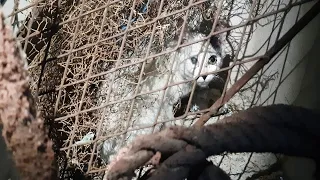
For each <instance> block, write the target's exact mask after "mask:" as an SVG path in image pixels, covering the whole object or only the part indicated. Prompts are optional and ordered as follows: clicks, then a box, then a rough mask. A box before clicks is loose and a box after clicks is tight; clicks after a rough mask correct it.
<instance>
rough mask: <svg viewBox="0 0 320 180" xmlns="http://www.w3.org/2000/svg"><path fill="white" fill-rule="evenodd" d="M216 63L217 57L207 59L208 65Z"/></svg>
mask: <svg viewBox="0 0 320 180" xmlns="http://www.w3.org/2000/svg"><path fill="white" fill-rule="evenodd" d="M216 62H217V56H215V55H212V56H210V57H209V64H215V63H216Z"/></svg>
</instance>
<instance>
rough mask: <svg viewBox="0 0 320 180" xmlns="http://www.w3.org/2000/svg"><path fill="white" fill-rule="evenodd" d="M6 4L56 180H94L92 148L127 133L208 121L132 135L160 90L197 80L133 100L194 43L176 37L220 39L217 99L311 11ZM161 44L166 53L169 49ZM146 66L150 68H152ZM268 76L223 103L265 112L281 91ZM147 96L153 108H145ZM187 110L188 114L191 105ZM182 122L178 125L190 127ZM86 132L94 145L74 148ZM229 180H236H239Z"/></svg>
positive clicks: (61, 1) (96, 159) (99, 163)
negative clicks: (256, 39) (72, 177)
mask: <svg viewBox="0 0 320 180" xmlns="http://www.w3.org/2000/svg"><path fill="white" fill-rule="evenodd" d="M15 2H17V4H16V5H17V6H16V7H15V8H14V10H13V12H12V13H10V14H9V15H8V18H7V19H8V20H11V23H14V22H15V23H16V24H18V34H17V35H18V39H19V40H20V41H21V43H22V46H23V49H24V51H25V52H26V54H27V60H28V63H29V67H28V69H29V72H30V76H31V82H30V83H31V84H30V85H31V90H32V93H33V95H34V96H35V97H36V99H37V102H38V109H39V111H40V112H41V114H42V116H43V117H44V118H45V119H46V122H47V125H48V126H49V128H50V136H51V138H52V139H53V140H54V147H55V150H56V157H57V160H58V164H59V168H60V177H61V178H62V176H65V177H67V176H68V175H67V169H68V168H71V167H75V168H76V169H78V170H80V171H82V172H84V173H88V174H91V175H92V176H95V177H99V176H101V175H102V174H103V173H104V171H105V168H106V167H107V162H105V161H103V160H102V159H101V154H100V150H101V143H102V142H103V141H105V140H107V139H110V138H111V139H112V138H114V137H117V138H120V139H123V138H124V135H126V134H127V133H128V132H132V131H137V130H139V129H141V128H152V129H153V130H154V129H155V128H154V127H156V126H157V125H160V124H162V123H164V122H180V123H181V122H183V121H181V119H182V120H185V119H188V120H191V122H193V120H196V119H198V118H199V116H200V115H201V114H203V113H205V112H208V111H209V109H205V110H201V111H198V112H188V113H185V114H184V115H183V116H181V117H177V118H174V119H166V120H163V119H162V120H156V122H154V123H153V124H152V125H150V126H147V127H133V128H132V127H131V125H132V122H131V119H132V117H135V116H143V114H142V115H141V114H139V110H140V108H141V104H143V105H144V107H145V106H147V107H148V106H152V104H153V103H154V102H153V101H163V100H164V96H163V95H161V96H160V94H159V92H162V91H165V90H166V89H168V88H169V87H173V86H176V85H178V84H182V83H187V82H191V83H193V84H194V82H195V80H196V78H191V79H188V80H186V81H183V82H174V83H172V84H170V82H169V78H168V80H167V81H166V82H165V83H164V86H163V87H160V88H156V89H152V90H150V91H143V92H141V90H140V89H141V86H143V83H144V82H145V80H146V77H148V76H152V75H153V73H156V74H158V75H162V74H166V73H168V72H170V69H172V67H167V66H166V65H167V64H170V63H169V62H168V59H169V58H168V56H169V55H170V54H171V53H174V52H175V51H176V50H178V49H180V48H184V47H187V46H189V45H191V44H194V43H196V42H195V41H193V42H192V41H188V39H185V37H184V35H185V34H184V33H183V32H185V30H188V31H194V32H200V31H201V32H203V33H206V34H207V35H208V36H206V37H204V38H203V39H201V40H198V41H207V40H208V39H209V37H210V36H211V35H217V34H220V33H225V32H227V33H228V35H227V40H226V43H225V50H226V54H228V55H230V57H231V60H232V62H231V63H230V65H229V66H228V67H226V68H223V69H221V70H218V71H214V72H210V73H218V72H222V71H226V72H228V77H227V81H226V85H225V88H224V89H223V92H222V96H224V94H225V92H226V91H227V90H228V88H230V87H231V86H232V85H233V84H235V82H237V80H238V79H239V78H240V77H241V76H242V75H243V74H245V73H246V72H247V71H248V69H250V67H251V66H252V65H253V63H254V62H255V61H257V60H259V59H261V58H264V54H265V52H267V51H268V50H269V49H270V48H271V47H272V45H273V44H274V43H275V42H276V41H277V40H278V39H279V37H280V32H281V28H282V26H283V21H284V18H285V17H286V14H288V13H289V12H290V11H291V9H292V8H296V7H300V6H301V5H303V4H305V3H309V2H310V1H309V0H301V1H284V0H283V1H281V0H280V1H279V0H270V1H261V0H243V1H241V0H224V1H214V2H213V1H208V0H193V1H192V0H180V1H175V0H161V1H154V0H147V1H144V0H131V1H129V0H128V1H122V0H115V1H103V0H82V1H75V0H42V1H41V0H39V1H36V0H33V1H31V2H29V4H28V5H27V6H25V7H23V8H18V4H19V1H15ZM19 13H25V14H27V19H26V21H23V22H20V23H17V22H16V21H15V16H16V15H17V14H19ZM297 17H298V16H297ZM194 23H198V24H196V25H194ZM270 24H272V32H271V33H270V34H269V35H268V37H265V38H263V40H262V41H263V43H261V44H259V47H256V48H255V49H254V50H250V48H252V45H251V46H250V45H249V42H250V40H251V39H252V37H253V35H254V32H255V30H256V29H257V28H260V27H264V26H267V25H270ZM273 33H274V34H277V35H276V38H275V39H272V38H271V36H272V34H273ZM173 39H175V40H173ZM169 44H170V47H173V48H168V46H169ZM284 50H285V48H284V49H283V50H282V51H284ZM159 59H161V60H162V61H159ZM276 59H277V57H274V58H273V61H274V60H276ZM152 62H158V64H156V67H153V66H152ZM159 62H160V63H159ZM267 69H268V67H266V68H265V69H262V70H261V71H259V73H258V74H256V75H254V76H253V78H252V79H251V80H250V81H249V82H248V83H247V84H246V85H245V86H244V87H243V88H242V89H240V91H239V92H238V93H237V94H236V95H235V96H234V97H232V98H231V97H229V98H231V100H230V101H228V103H227V105H228V106H227V107H228V109H229V110H230V111H237V110H242V109H246V108H248V107H251V106H255V105H260V104H265V103H274V102H272V98H273V101H274V94H276V90H275V91H274V92H273V93H272V94H271V96H270V97H262V95H261V93H262V92H263V91H264V89H266V88H267V86H271V85H270V84H271V83H279V84H280V83H281V82H276V79H277V78H278V77H279V76H282V75H279V72H273V73H269V72H268V73H266V72H267ZM201 75H205V74H201ZM199 76H200V74H199ZM194 90H195V85H193V86H192V91H194ZM146 96H148V98H150V97H151V99H153V101H148V102H146V101H144V98H145V97H146ZM191 96H192V95H191ZM139 104H140V106H139ZM187 106H188V107H187V109H190V102H188V104H187ZM160 114H161V113H158V114H157V116H159V115H160ZM219 118H220V117H213V118H212V119H213V120H217V119H219ZM179 120H180V121H179ZM186 122H188V123H187V124H185V125H189V124H190V121H185V122H184V123H186ZM90 132H91V133H93V134H94V137H91V138H90V139H89V141H85V143H82V144H77V143H76V142H79V141H80V140H82V139H83V138H84V137H85V135H87V134H89V133H90ZM252 156H253V155H252V154H250V155H248V158H247V159H248V160H247V162H244V163H243V164H242V165H243V166H244V168H243V169H244V170H243V171H245V169H246V168H245V167H246V166H247V165H248V163H249V162H250V158H251V157H252ZM225 157H226V155H223V156H219V157H218V158H217V159H215V162H216V163H218V164H219V165H221V164H224V163H225V162H223V159H226V158H225ZM230 174H231V175H232V177H233V178H236V179H240V178H241V176H242V175H241V174H243V172H237V173H234V174H233V173H231V172H230ZM251 174H252V172H251Z"/></svg>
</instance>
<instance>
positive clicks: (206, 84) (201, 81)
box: [197, 77, 209, 88]
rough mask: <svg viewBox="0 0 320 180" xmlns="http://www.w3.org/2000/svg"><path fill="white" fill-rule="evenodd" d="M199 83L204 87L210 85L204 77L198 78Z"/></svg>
mask: <svg viewBox="0 0 320 180" xmlns="http://www.w3.org/2000/svg"><path fill="white" fill-rule="evenodd" d="M197 85H198V86H200V87H202V88H208V87H209V82H206V81H205V80H204V78H203V77H199V78H198V79H197Z"/></svg>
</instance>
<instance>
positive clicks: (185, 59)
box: [177, 34, 223, 87]
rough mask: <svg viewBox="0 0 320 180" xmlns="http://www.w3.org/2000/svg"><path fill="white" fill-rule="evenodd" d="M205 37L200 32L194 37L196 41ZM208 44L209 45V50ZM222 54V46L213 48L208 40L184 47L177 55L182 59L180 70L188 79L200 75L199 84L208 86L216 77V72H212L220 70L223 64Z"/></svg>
mask: <svg viewBox="0 0 320 180" xmlns="http://www.w3.org/2000/svg"><path fill="white" fill-rule="evenodd" d="M203 38H204V36H203V35H201V34H199V35H197V36H194V37H193V38H192V39H193V41H194V40H197V39H203ZM207 44H208V45H207ZM206 46H208V49H207V50H206ZM222 54H223V52H221V48H220V49H215V48H213V46H212V45H211V44H210V43H209V42H208V41H205V42H202V41H201V42H198V43H195V44H192V45H189V46H186V47H183V48H181V49H180V51H179V53H178V56H177V58H179V59H180V67H179V70H180V72H181V73H182V74H183V76H184V77H185V78H186V79H190V78H195V77H197V76H198V75H199V77H198V78H197V85H199V86H201V87H208V85H209V83H210V82H211V81H213V80H214V78H215V74H212V72H213V71H216V70H219V69H220V68H221V66H222V64H223V62H222V58H223V57H222ZM206 73H207V74H206ZM209 73H211V74H209Z"/></svg>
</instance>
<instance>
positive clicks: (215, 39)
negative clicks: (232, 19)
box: [210, 22, 228, 51]
mask: <svg viewBox="0 0 320 180" xmlns="http://www.w3.org/2000/svg"><path fill="white" fill-rule="evenodd" d="M227 27H228V26H227V25H226V24H225V23H222V22H219V23H218V24H217V25H216V28H215V30H214V31H215V32H217V31H222V30H223V29H225V28H227ZM226 39H227V32H223V33H219V34H216V35H213V36H211V37H210V44H211V45H212V47H213V48H215V49H219V50H220V51H222V48H223V47H222V45H223V44H224V43H225V41H226Z"/></svg>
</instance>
